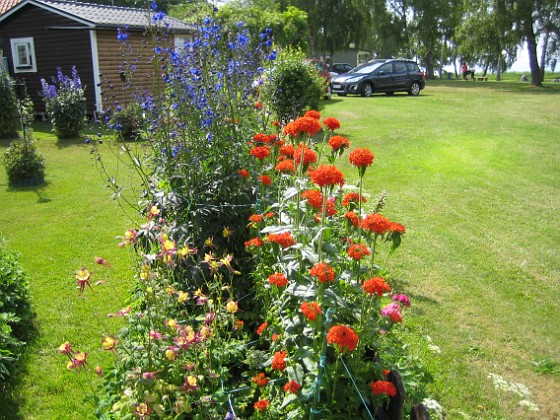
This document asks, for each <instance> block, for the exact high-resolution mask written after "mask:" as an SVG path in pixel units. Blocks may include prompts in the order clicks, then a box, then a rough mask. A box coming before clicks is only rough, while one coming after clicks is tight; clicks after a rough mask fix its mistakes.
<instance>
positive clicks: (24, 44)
mask: <svg viewBox="0 0 560 420" xmlns="http://www.w3.org/2000/svg"><path fill="white" fill-rule="evenodd" d="M10 43H11V45H12V59H13V63H14V73H31V72H36V71H37V60H35V44H34V43H33V38H31V37H29V38H12V39H10Z"/></svg>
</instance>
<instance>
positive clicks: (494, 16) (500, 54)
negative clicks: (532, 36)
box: [454, 0, 518, 74]
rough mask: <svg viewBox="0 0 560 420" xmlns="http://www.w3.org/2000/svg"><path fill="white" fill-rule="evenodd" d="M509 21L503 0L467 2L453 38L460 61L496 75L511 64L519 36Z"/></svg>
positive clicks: (508, 14) (509, 17) (509, 16)
mask: <svg viewBox="0 0 560 420" xmlns="http://www.w3.org/2000/svg"><path fill="white" fill-rule="evenodd" d="M511 22H512V18H511V15H510V13H509V11H508V10H507V7H506V5H505V2H504V1H503V0H496V1H495V2H494V3H493V4H490V3H488V2H487V1H483V0H478V1H474V2H472V3H470V5H469V6H468V7H467V8H466V9H465V11H464V18H463V22H462V23H461V24H460V26H459V27H458V28H457V32H456V36H455V38H454V40H455V41H456V43H457V45H458V52H459V55H460V57H461V61H465V62H468V63H475V64H477V65H479V66H480V67H482V68H483V69H484V73H486V71H487V70H488V69H491V70H496V71H498V74H500V73H501V72H502V71H503V70H504V69H505V68H507V67H509V66H510V65H511V64H513V61H514V60H515V56H516V51H517V40H518V38H517V36H516V35H515V32H514V31H513V30H512V24H511ZM504 51H505V54H504Z"/></svg>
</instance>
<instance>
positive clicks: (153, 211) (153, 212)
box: [148, 206, 160, 219]
mask: <svg viewBox="0 0 560 420" xmlns="http://www.w3.org/2000/svg"><path fill="white" fill-rule="evenodd" d="M159 213H160V212H159V208H158V206H151V207H150V210H149V211H148V218H150V219H151V218H154V217H156V216H159Z"/></svg>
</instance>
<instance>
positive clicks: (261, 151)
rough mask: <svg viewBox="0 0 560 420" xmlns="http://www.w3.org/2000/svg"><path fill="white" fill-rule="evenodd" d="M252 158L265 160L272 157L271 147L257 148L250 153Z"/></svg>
mask: <svg viewBox="0 0 560 420" xmlns="http://www.w3.org/2000/svg"><path fill="white" fill-rule="evenodd" d="M249 153H250V154H251V156H254V157H256V158H257V159H260V160H263V159H266V158H267V157H269V156H270V147H268V146H255V147H253V148H252V149H251V151H250V152H249Z"/></svg>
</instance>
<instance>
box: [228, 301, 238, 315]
mask: <svg viewBox="0 0 560 420" xmlns="http://www.w3.org/2000/svg"><path fill="white" fill-rule="evenodd" d="M238 309H239V307H238V306H237V302H234V301H233V300H230V301H229V302H228V303H227V304H226V311H228V312H229V313H230V314H234V313H236V312H237V310H238Z"/></svg>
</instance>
